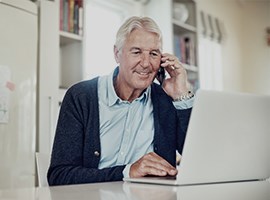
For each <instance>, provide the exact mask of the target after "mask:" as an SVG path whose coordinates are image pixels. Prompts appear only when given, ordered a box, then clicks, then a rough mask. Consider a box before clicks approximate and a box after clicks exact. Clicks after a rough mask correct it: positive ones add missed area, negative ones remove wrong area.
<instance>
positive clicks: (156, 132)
mask: <svg viewBox="0 0 270 200" xmlns="http://www.w3.org/2000/svg"><path fill="white" fill-rule="evenodd" d="M114 55H115V60H116V62H117V63H118V67H117V68H116V69H115V70H114V72H112V73H111V74H110V75H108V76H103V77H97V78H94V79H92V80H88V81H83V82H80V83H78V84H75V85H74V86H72V87H71V88H70V89H69V90H68V91H67V93H66V95H65V98H64V100H63V103H62V106H61V111H60V114H59V119H58V125H57V130H56V135H55V141H54V146H53V151H52V158H51V164H50V168H49V170H48V182H49V184H50V185H62V184H79V183H92V182H103V181H119V180H122V178H123V177H128V176H129V177H141V176H146V175H157V176H166V175H171V176H174V175H176V174H177V170H176V168H175V165H176V161H175V160H176V159H175V158H176V150H178V151H179V152H180V153H181V151H182V148H183V143H184V139H185V134H186V130H187V126H188V121H189V117H190V112H191V106H192V101H193V94H192V93H191V92H190V91H189V86H188V82H187V74H186V71H185V69H184V68H183V66H182V65H181V64H180V62H179V61H178V59H177V58H176V57H175V56H173V55H170V54H167V53H162V36H161V31H160V30H159V28H158V26H157V25H156V23H155V22H154V21H153V20H152V19H150V18H147V17H131V18H129V19H128V20H127V21H125V23H124V24H123V25H122V26H121V27H120V29H119V31H118V33H117V36H116V43H115V46H114ZM104 59H105V58H104ZM101 62H102V61H101ZM160 67H162V68H164V69H165V70H166V71H167V72H168V74H169V75H170V77H168V78H167V79H165V80H164V82H163V84H162V85H159V84H156V83H153V81H154V79H155V77H156V74H157V72H158V70H159V68H160Z"/></svg>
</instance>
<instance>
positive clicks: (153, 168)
mask: <svg viewBox="0 0 270 200" xmlns="http://www.w3.org/2000/svg"><path fill="white" fill-rule="evenodd" d="M138 170H139V171H140V174H141V175H142V176H146V175H155V176H166V175H167V174H169V175H172V176H173V175H176V174H177V170H176V169H175V168H168V167H166V166H164V165H163V164H162V163H159V162H155V161H152V160H144V161H143V162H141V163H140V166H139V168H138Z"/></svg>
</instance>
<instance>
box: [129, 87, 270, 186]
mask: <svg viewBox="0 0 270 200" xmlns="http://www.w3.org/2000/svg"><path fill="white" fill-rule="evenodd" d="M269 152H270V96H267V95H255V94H247V93H238V92H228V91H222V92H221V91H210V90H198V91H197V93H196V97H195V101H194V105H193V110H192V113H191V117H190V122H189V126H188V130H187V135H186V140H185V144H184V148H183V152H182V158H181V162H180V166H178V174H177V176H176V177H175V178H173V179H172V178H170V179H167V178H166V177H141V178H124V181H128V182H141V183H155V184H167V185H193V184H213V183H226V182H239V181H252V180H266V179H267V178H269V176H270V153H269Z"/></svg>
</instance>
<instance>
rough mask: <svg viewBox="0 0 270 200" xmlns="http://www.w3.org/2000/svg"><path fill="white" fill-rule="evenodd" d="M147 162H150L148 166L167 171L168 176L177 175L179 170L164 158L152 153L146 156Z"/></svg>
mask: <svg viewBox="0 0 270 200" xmlns="http://www.w3.org/2000/svg"><path fill="white" fill-rule="evenodd" d="M144 157H145V158H146V161H149V163H148V165H149V166H153V167H156V168H158V169H161V170H163V171H166V172H167V173H168V174H175V173H177V170H176V169H175V167H173V166H172V165H171V164H170V163H169V162H167V161H166V160H165V159H164V158H162V157H161V156H159V155H158V154H156V153H154V152H152V153H149V154H146V155H145V156H144Z"/></svg>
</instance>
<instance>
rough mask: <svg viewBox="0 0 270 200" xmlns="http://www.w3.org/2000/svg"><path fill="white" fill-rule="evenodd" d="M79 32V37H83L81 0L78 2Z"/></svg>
mask: <svg viewBox="0 0 270 200" xmlns="http://www.w3.org/2000/svg"><path fill="white" fill-rule="evenodd" d="M78 24H79V26H78V27H79V28H78V29H79V30H78V33H79V35H83V2H82V0H79V22H78Z"/></svg>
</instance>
